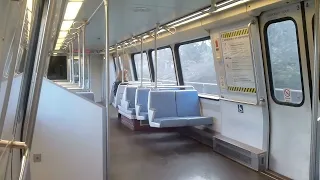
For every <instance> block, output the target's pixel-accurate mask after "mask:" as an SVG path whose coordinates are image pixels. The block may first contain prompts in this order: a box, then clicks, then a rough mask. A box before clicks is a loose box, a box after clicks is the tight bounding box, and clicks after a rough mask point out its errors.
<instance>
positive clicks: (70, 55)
mask: <svg viewBox="0 0 320 180" xmlns="http://www.w3.org/2000/svg"><path fill="white" fill-rule="evenodd" d="M71 51H72V49H71V44H69V59H70V75H69V76H70V82H71V83H72V54H71Z"/></svg>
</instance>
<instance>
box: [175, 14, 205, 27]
mask: <svg viewBox="0 0 320 180" xmlns="http://www.w3.org/2000/svg"><path fill="white" fill-rule="evenodd" d="M208 15H210V14H209V13H204V14H202V15H200V16H196V17H193V18H191V19H188V20H186V21H182V22H180V23H178V24H175V25H173V27H178V26H181V25H184V24H188V23H190V22H193V21H195V20H198V19H201V18H204V17H206V16H208Z"/></svg>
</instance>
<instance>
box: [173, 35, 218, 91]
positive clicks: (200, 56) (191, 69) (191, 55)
mask: <svg viewBox="0 0 320 180" xmlns="http://www.w3.org/2000/svg"><path fill="white" fill-rule="evenodd" d="M178 52H179V57H180V63H181V68H182V74H183V80H184V84H185V85H192V86H193V87H194V88H195V89H197V91H198V92H199V94H205V95H214V94H217V93H218V92H217V88H216V86H217V84H216V74H215V68H214V60H213V54H212V47H211V40H210V39H209V38H206V39H201V40H198V41H195V42H191V43H184V44H182V45H180V46H179V47H178Z"/></svg>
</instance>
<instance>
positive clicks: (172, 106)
mask: <svg viewBox="0 0 320 180" xmlns="http://www.w3.org/2000/svg"><path fill="white" fill-rule="evenodd" d="M148 101H149V102H148V109H155V111H156V112H155V116H154V118H165V117H177V108H176V100H175V91H150V92H149V100H148Z"/></svg>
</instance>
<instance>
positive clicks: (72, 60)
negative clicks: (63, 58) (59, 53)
mask: <svg viewBox="0 0 320 180" xmlns="http://www.w3.org/2000/svg"><path fill="white" fill-rule="evenodd" d="M71 64H72V66H71V67H72V83H74V54H73V42H71Z"/></svg>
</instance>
